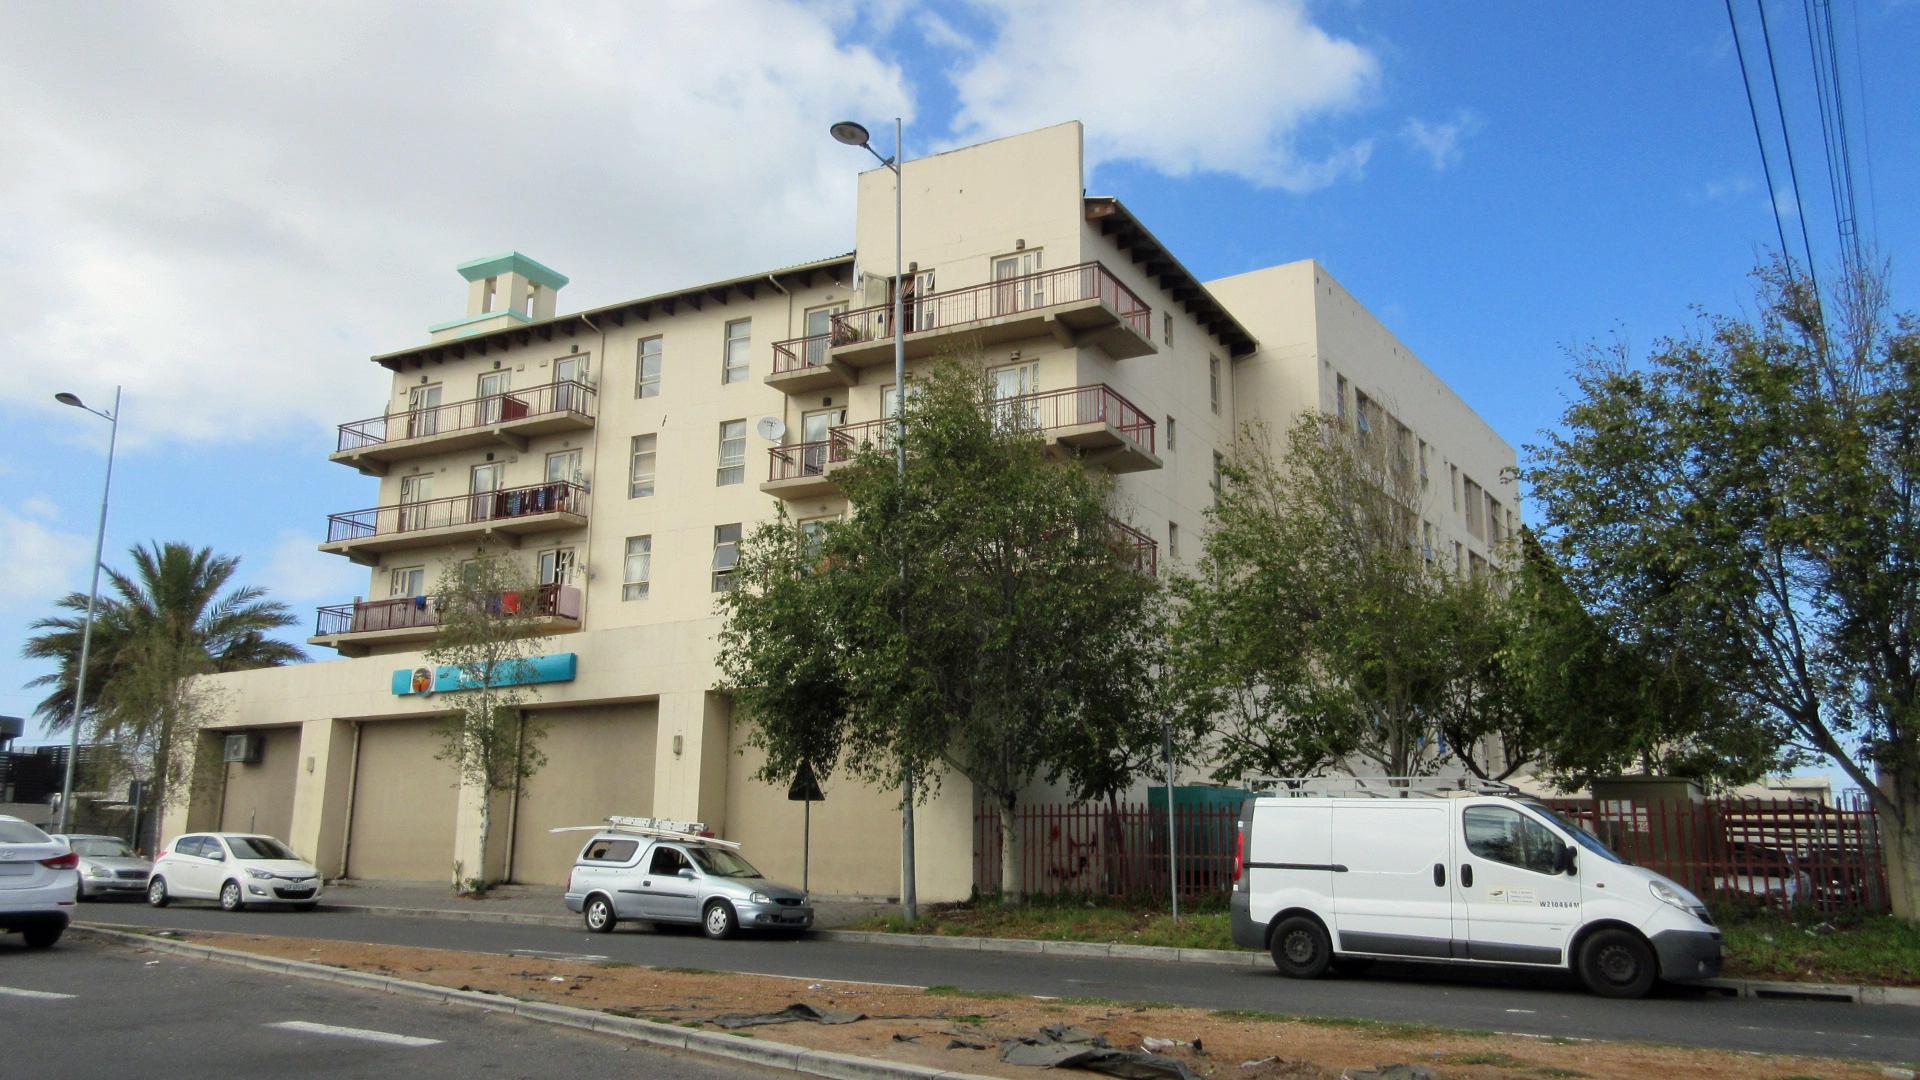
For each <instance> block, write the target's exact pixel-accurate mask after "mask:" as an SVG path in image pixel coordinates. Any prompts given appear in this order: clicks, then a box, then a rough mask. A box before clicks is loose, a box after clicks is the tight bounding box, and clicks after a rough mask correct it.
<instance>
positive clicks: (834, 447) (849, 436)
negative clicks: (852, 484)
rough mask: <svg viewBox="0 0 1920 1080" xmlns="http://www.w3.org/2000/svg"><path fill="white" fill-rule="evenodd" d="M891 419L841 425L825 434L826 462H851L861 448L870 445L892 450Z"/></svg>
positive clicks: (892, 422)
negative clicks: (826, 445)
mask: <svg viewBox="0 0 1920 1080" xmlns="http://www.w3.org/2000/svg"><path fill="white" fill-rule="evenodd" d="M893 424H894V421H893V419H892V418H890V417H889V418H884V419H880V420H863V421H861V422H860V423H858V424H841V425H839V426H838V427H835V428H833V429H832V430H831V431H829V432H828V433H827V442H828V444H829V445H828V449H827V460H828V461H833V462H840V461H852V460H853V455H854V454H855V453H856V452H858V451H859V449H860V448H861V447H862V446H865V445H867V444H868V443H872V444H873V445H874V446H877V447H879V448H880V449H882V450H891V449H893Z"/></svg>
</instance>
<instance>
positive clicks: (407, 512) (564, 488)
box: [320, 481, 587, 565]
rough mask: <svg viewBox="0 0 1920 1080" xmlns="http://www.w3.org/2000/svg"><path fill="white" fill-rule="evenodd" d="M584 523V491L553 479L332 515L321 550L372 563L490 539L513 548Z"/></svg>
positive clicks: (328, 521)
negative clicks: (395, 554)
mask: <svg viewBox="0 0 1920 1080" xmlns="http://www.w3.org/2000/svg"><path fill="white" fill-rule="evenodd" d="M586 524H587V489H586V488H584V487H581V486H580V485H578V484H572V483H565V482H561V481H554V482H551V483H546V484H533V485H531V486H528V487H517V488H502V489H500V490H498V491H477V492H473V493H471V494H467V495H455V496H452V497H450V498H445V499H423V500H420V501H417V502H404V503H395V504H392V505H388V506H375V507H370V508H368V509H365V510H352V511H348V512H347V513H344V514H333V515H330V516H329V517H328V518H327V541H326V543H324V544H321V545H320V550H321V551H325V552H330V553H332V554H335V555H345V556H347V557H348V558H350V559H352V560H353V561H355V562H359V563H367V564H369V565H371V564H373V563H376V562H378V561H379V556H380V554H381V553H382V552H387V551H398V550H401V549H404V548H417V547H434V546H437V545H441V544H451V543H457V542H461V541H467V540H479V539H483V538H488V537H492V538H495V539H500V540H503V541H505V542H506V543H507V544H508V545H510V546H512V545H518V544H519V542H520V537H522V536H524V535H527V534H530V533H546V532H558V531H562V530H566V529H579V528H585V527H586Z"/></svg>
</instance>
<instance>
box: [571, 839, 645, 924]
mask: <svg viewBox="0 0 1920 1080" xmlns="http://www.w3.org/2000/svg"><path fill="white" fill-rule="evenodd" d="M643 846H644V845H643V844H642V843H641V842H640V841H639V840H633V839H628V838H626V837H618V836H596V837H594V838H593V839H592V840H589V841H587V846H586V847H584V848H582V849H580V858H579V859H578V860H576V861H575V863H574V867H573V886H574V889H575V890H576V891H578V892H581V893H590V892H594V891H596V890H598V891H600V892H604V893H606V894H607V895H608V896H610V897H612V898H613V914H614V916H615V917H616V918H621V919H636V918H639V917H640V911H641V904H640V892H639V886H640V881H639V879H638V878H637V877H636V876H635V875H636V874H637V873H638V871H639V863H640V849H641V848H642V847H643Z"/></svg>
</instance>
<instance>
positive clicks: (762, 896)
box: [747, 892, 773, 904]
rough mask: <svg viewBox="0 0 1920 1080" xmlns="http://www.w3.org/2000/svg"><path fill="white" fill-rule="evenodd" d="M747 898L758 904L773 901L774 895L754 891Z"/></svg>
mask: <svg viewBox="0 0 1920 1080" xmlns="http://www.w3.org/2000/svg"><path fill="white" fill-rule="evenodd" d="M747 899H748V900H750V901H752V902H753V903H756V904H771V903H773V897H771V896H768V895H767V894H766V893H763V892H757V893H754V894H753V895H752V896H749V897H747Z"/></svg>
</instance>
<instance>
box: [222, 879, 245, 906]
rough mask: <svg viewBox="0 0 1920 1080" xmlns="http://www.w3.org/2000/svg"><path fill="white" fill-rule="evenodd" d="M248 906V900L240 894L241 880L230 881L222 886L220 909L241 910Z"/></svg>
mask: <svg viewBox="0 0 1920 1080" xmlns="http://www.w3.org/2000/svg"><path fill="white" fill-rule="evenodd" d="M246 906H247V904H246V901H245V900H244V899H243V898H242V897H241V895H240V883H239V882H237V881H229V882H227V883H226V884H225V885H222V886H220V909H221V910H222V911H239V910H240V909H241V908H243V907H246Z"/></svg>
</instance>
